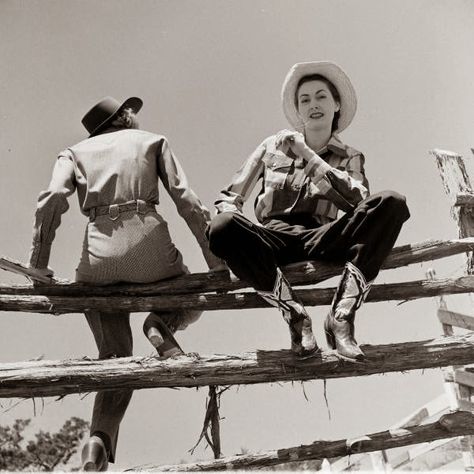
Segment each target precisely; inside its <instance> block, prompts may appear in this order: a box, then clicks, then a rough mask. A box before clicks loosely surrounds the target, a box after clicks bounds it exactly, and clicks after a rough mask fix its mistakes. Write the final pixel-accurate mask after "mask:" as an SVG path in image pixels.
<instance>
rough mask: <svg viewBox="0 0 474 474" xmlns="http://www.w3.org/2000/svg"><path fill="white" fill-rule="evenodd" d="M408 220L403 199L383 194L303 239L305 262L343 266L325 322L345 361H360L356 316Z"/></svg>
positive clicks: (330, 342) (392, 193) (328, 337)
mask: <svg viewBox="0 0 474 474" xmlns="http://www.w3.org/2000/svg"><path fill="white" fill-rule="evenodd" d="M409 216H410V213H409V211H408V208H407V205H406V202H405V198H404V197H403V196H401V195H399V194H398V193H395V192H392V191H384V192H381V193H377V194H374V195H372V196H370V197H369V198H367V199H365V200H363V201H361V202H360V203H359V205H358V206H357V207H356V208H355V209H354V211H353V212H351V213H348V214H346V215H344V216H343V217H341V218H340V219H338V220H337V221H335V222H334V223H331V224H329V225H327V226H323V227H321V228H319V229H316V230H315V231H314V232H312V233H308V235H307V236H306V240H305V249H306V251H307V255H308V258H313V259H318V258H322V259H325V260H332V261H339V262H346V266H345V268H344V271H343V274H342V277H341V281H340V283H339V285H338V288H337V290H336V292H335V295H334V299H333V302H332V305H331V310H330V312H329V314H328V316H327V318H326V321H325V328H326V335H327V340H328V343H329V345H330V346H331V347H332V348H333V349H337V351H338V352H339V353H340V354H341V355H343V356H345V357H348V358H351V359H362V358H363V357H364V354H363V352H362V351H361V350H360V348H359V346H358V345H357V342H356V340H355V337H354V318H355V312H356V310H357V309H358V308H359V307H360V306H361V304H362V303H363V301H364V300H365V298H366V296H367V294H368V292H369V289H370V286H371V284H372V282H373V280H374V279H375V277H376V276H377V274H378V273H379V270H380V267H381V266H382V263H383V262H384V260H385V259H386V257H387V255H388V254H389V253H390V251H391V250H392V248H393V246H394V245H395V241H396V239H397V237H398V234H399V233H400V230H401V228H402V225H403V223H404V222H405V221H406V220H407V219H408V218H409Z"/></svg>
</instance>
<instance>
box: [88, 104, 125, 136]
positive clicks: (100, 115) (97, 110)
mask: <svg viewBox="0 0 474 474" xmlns="http://www.w3.org/2000/svg"><path fill="white" fill-rule="evenodd" d="M121 105H122V104H121V103H120V102H119V101H118V100H116V99H114V98H113V97H109V96H107V97H104V98H103V99H102V100H101V101H100V102H98V103H97V104H96V105H94V107H92V109H90V110H89V112H87V113H86V114H85V115H84V117H83V119H82V125H84V127H85V128H86V130H87V131H88V132H89V133H90V134H92V133H93V132H94V131H96V130H97V129H98V127H99V126H101V125H103V124H104V123H105V122H106V121H107V120H108V119H109V118H110V117H112V116H113V115H114V114H115V113H116V112H117V111H118V110H119V109H120V107H121Z"/></svg>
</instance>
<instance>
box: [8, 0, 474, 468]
mask: <svg viewBox="0 0 474 474" xmlns="http://www.w3.org/2000/svg"><path fill="white" fill-rule="evenodd" d="M473 24H474V3H473V2H472V1H469V0H451V1H448V0H445V1H441V0H415V1H413V0H358V1H350V0H331V1H330V0H288V1H281V0H280V1H279V0H266V1H264V0H243V1H242V0H238V1H237V0H229V1H222V0H199V1H198V0H174V1H172V0H140V1H138V0H103V1H97V0H1V1H0V35H1V41H0V64H1V66H0V99H1V102H0V218H1V232H0V254H1V255H7V256H9V257H12V258H15V259H18V260H22V261H26V260H27V256H28V250H29V245H30V240H31V229H32V220H33V214H34V209H35V203H36V198H37V195H38V194H39V192H40V191H41V190H43V189H45V187H46V186H47V184H48V182H49V177H50V173H51V170H52V167H53V164H54V160H55V157H56V155H57V153H58V152H59V151H60V150H62V149H63V148H65V147H67V146H68V145H71V144H73V143H75V142H78V141H80V140H82V139H83V138H85V136H86V133H85V129H83V128H82V125H81V123H80V119H81V118H82V116H83V115H84V113H85V112H86V111H87V110H88V109H89V108H90V107H91V106H92V105H93V104H94V103H95V102H96V101H98V100H99V99H100V98H102V97H103V96H105V95H112V96H114V97H116V98H117V99H119V100H122V99H125V98H127V97H129V96H133V95H137V96H139V97H141V98H142V99H143V100H144V107H143V109H142V111H141V112H140V114H139V118H140V123H141V126H142V128H144V129H147V130H150V131H154V132H158V133H161V134H163V135H165V136H166V137H167V138H168V139H169V141H170V143H171V147H172V148H173V150H174V152H175V153H176V155H177V157H178V159H179V160H180V161H181V163H182V165H183V167H184V169H185V171H186V173H187V175H188V178H189V181H190V183H191V186H192V188H193V189H194V190H195V191H196V193H197V194H198V195H199V197H200V198H201V200H202V201H203V202H204V203H205V204H206V205H207V206H208V207H209V208H210V209H212V204H213V202H214V200H215V198H216V196H217V193H218V191H219V190H220V189H221V188H222V187H223V186H224V185H225V184H226V183H227V182H228V181H229V180H230V178H231V176H232V174H233V172H234V171H235V170H237V168H238V167H239V166H240V165H241V163H242V162H243V160H244V159H245V158H246V157H247V155H248V154H249V153H250V152H252V151H253V149H254V148H255V147H256V146H257V145H258V144H259V143H260V142H261V141H262V140H263V139H264V138H265V137H267V136H268V135H270V134H273V133H275V132H276V131H278V130H280V129H282V128H286V127H288V125H287V123H286V121H285V118H284V116H283V113H282V110H281V105H280V98H279V97H280V88H281V84H282V82H283V79H284V77H285V75H286V73H287V71H288V69H289V68H290V67H291V66H292V65H293V64H294V63H295V62H300V61H312V60H323V59H328V60H333V61H335V62H337V63H338V64H340V65H341V66H342V68H343V69H344V70H346V72H347V73H348V75H349V76H350V78H351V79H352V81H353V84H354V87H355V89H356V91H357V94H358V99H359V107H358V112H357V115H356V117H355V120H354V122H353V124H352V125H351V126H350V127H349V129H347V130H346V131H345V132H343V134H342V135H341V138H342V139H343V141H345V142H346V143H348V144H350V145H352V146H353V147H354V148H357V149H359V150H361V151H363V152H364V154H365V156H366V171H367V175H368V178H369V181H370V184H371V191H372V192H376V191H380V190H383V189H394V190H397V191H398V192H400V193H402V194H404V195H406V197H407V201H408V204H409V206H410V210H411V214H412V217H411V219H410V220H409V221H408V222H407V223H406V225H405V227H404V228H403V230H402V233H401V235H400V237H399V240H398V243H397V244H398V245H399V244H404V243H409V242H419V241H421V240H425V239H429V238H454V237H456V232H457V230H456V226H455V224H454V222H453V221H452V219H451V217H450V208H449V202H448V200H447V198H446V197H445V195H444V191H443V189H442V186H441V180H440V178H439V175H438V172H437V170H436V166H435V163H434V159H433V158H432V157H431V156H430V155H429V150H430V149H432V148H443V149H448V150H452V151H456V152H458V153H461V154H463V155H465V156H466V157H467V161H468V166H469V167H471V166H472V164H471V160H472V158H471V157H472V153H471V151H470V147H471V146H474V138H473V137H474V135H473V124H474V107H473V104H474V87H473V85H474V59H473V55H472V44H474V29H473V27H472V25H473ZM471 175H472V173H471ZM473 176H474V175H473ZM70 203H71V209H70V210H69V212H68V213H67V214H66V215H65V216H64V218H63V222H62V225H61V227H60V229H59V231H58V234H57V238H56V240H55V242H54V245H53V251H52V257H51V261H50V266H51V267H52V268H54V270H55V272H56V275H57V276H60V277H64V278H71V279H72V278H73V277H74V270H75V267H76V265H77V262H78V259H79V255H80V251H81V244H82V235H83V231H84V228H85V224H86V221H85V218H84V217H83V216H82V215H81V214H80V212H79V210H78V205H77V202H76V197H75V196H73V197H72V198H71V199H70ZM161 209H162V213H163V215H164V216H165V218H166V219H167V220H168V222H169V225H170V230H171V233H172V236H173V239H174V241H175V243H176V245H177V246H178V247H179V248H180V249H181V251H182V253H183V255H184V258H185V261H186V263H187V265H188V266H189V268H190V269H191V271H193V272H199V271H205V270H206V267H205V263H204V260H203V258H202V255H201V254H200V251H199V247H198V245H197V243H196V242H195V240H194V238H193V236H192V234H191V233H190V231H189V230H188V229H187V227H186V225H185V223H184V222H183V221H182V219H181V218H180V217H179V216H178V215H177V213H176V211H175V209H174V206H173V204H172V202H171V200H170V199H169V197H168V196H167V195H166V193H165V192H164V190H163V189H162V204H161ZM246 212H247V215H252V200H251V201H249V203H248V204H247V209H246ZM433 266H434V268H436V271H437V274H438V275H439V276H449V275H454V274H459V273H460V272H461V271H463V259H462V258H461V257H457V258H451V259H446V260H443V261H438V262H434V264H433ZM429 267H430V265H428V264H425V265H415V266H413V267H410V268H405V269H400V270H397V271H392V272H389V273H382V274H381V275H380V277H379V279H378V282H385V281H402V280H410V279H421V278H424V276H425V272H426V270H427V269H428V268H429ZM22 281H23V280H22V279H21V278H19V277H16V276H12V275H10V274H8V273H6V272H2V273H0V282H2V283H7V282H12V283H13V282H18V283H19V282H22ZM334 283H335V281H334V280H332V281H330V282H325V283H323V284H322V286H326V285H333V284H334ZM449 304H450V305H452V307H453V308H459V309H462V310H463V311H465V312H469V311H471V309H470V306H471V307H472V301H471V300H470V299H469V297H467V296H466V297H452V298H450V303H449ZM435 309H436V302H435V301H434V300H432V299H427V300H419V301H416V302H410V303H405V304H403V305H397V304H396V303H378V304H367V305H365V306H364V307H363V308H362V309H361V310H360V312H359V316H358V320H357V336H358V339H359V342H361V343H370V344H382V343H389V342H402V341H410V340H422V339H428V338H431V337H435V336H437V335H439V334H440V333H441V329H440V326H439V323H438V321H437V319H436V314H435ZM326 311H327V308H324V307H318V308H311V309H310V314H311V316H312V318H313V321H314V325H315V327H316V330H315V332H316V335H317V337H318V340H319V341H320V342H321V345H324V338H323V332H322V321H323V319H324V316H325V313H326ZM143 319H144V314H134V315H133V316H132V324H133V330H134V336H135V354H137V355H150V354H152V348H151V346H150V345H149V343H148V342H147V341H146V340H145V338H144V336H143V334H142V331H141V324H142V321H143ZM0 335H1V344H0V360H1V361H2V362H9V361H21V360H27V359H31V358H35V357H38V356H43V357H44V358H45V359H67V358H80V357H83V356H90V357H95V356H96V349H95V344H94V342H93V338H92V335H91V333H90V331H89V328H88V326H87V324H86V321H85V319H84V317H83V316H82V315H79V314H78V315H63V316H60V317H54V316H45V315H34V314H21V313H6V312H2V313H1V314H0ZM178 338H179V341H180V342H181V344H182V347H183V348H184V349H185V350H187V351H195V352H199V353H202V354H211V353H238V352H244V351H252V350H255V349H278V348H287V347H288V345H289V336H288V330H287V328H286V327H285V324H284V323H283V321H282V319H281V317H280V315H279V314H278V312H277V311H276V310H274V309H262V310H246V311H213V312H208V313H205V314H204V315H203V316H202V318H201V319H200V321H198V322H197V323H196V324H194V325H193V326H191V327H189V328H188V329H187V330H186V331H185V332H183V333H178ZM326 390H327V398H328V403H329V409H330V417H329V411H328V408H327V407H326V403H325V399H324V386H323V383H322V382H308V383H305V384H304V391H305V393H306V396H307V397H308V399H309V401H307V400H306V398H305V394H304V392H303V387H302V386H301V385H300V384H294V385H292V384H273V385H265V386H242V387H238V388H237V387H234V388H232V389H230V390H228V391H227V392H226V393H225V394H224V395H223V398H222V401H221V415H222V416H223V417H224V418H225V419H224V420H223V421H222V425H221V430H222V431H221V437H222V448H223V452H224V454H226V455H231V454H235V453H238V452H240V451H241V449H246V450H249V451H251V452H253V451H259V450H267V449H276V448H283V447H289V446H296V445H299V444H304V443H309V442H311V441H314V440H316V439H338V438H343V437H347V436H356V435H362V434H363V433H369V432H373V431H378V430H382V429H385V428H387V427H388V426H389V425H391V424H392V423H395V422H396V421H397V420H399V419H400V418H402V417H404V416H405V415H407V414H408V413H409V412H411V411H412V410H414V409H416V408H417V407H418V406H419V405H420V404H423V403H425V402H427V401H429V400H430V399H432V398H434V397H435V396H437V395H438V394H440V393H441V392H442V390H443V388H442V376H441V373H440V371H438V370H426V371H423V372H422V371H415V372H410V373H406V374H386V375H382V376H371V377H361V378H355V379H339V380H330V381H328V383H327V387H326ZM206 395H207V390H205V389H200V390H194V389H183V390H167V389H156V390H141V391H136V392H135V394H134V396H133V399H132V402H131V405H130V407H129V410H128V412H127V414H126V416H125V419H124V421H123V423H122V427H121V433H120V438H119V445H118V454H117V463H116V464H115V465H114V468H115V469H124V468H130V467H133V466H137V465H140V464H144V463H151V462H154V463H157V464H158V463H160V464H167V463H177V462H180V461H183V460H185V461H192V460H197V459H204V458H211V456H212V453H211V451H210V450H209V449H208V450H203V449H202V448H198V449H197V450H196V452H195V453H194V455H193V456H191V454H190V453H188V450H189V449H190V448H191V447H192V446H193V445H194V443H195V441H196V440H197V438H198V436H199V433H200V430H201V427H202V421H203V418H204V411H205V399H206ZM92 402H93V395H92V394H90V395H88V396H86V397H83V396H77V395H72V396H68V397H66V398H65V399H63V400H61V401H55V400H54V399H45V400H44V406H43V405H42V404H41V403H38V401H37V402H36V407H34V406H33V403H32V402H31V401H23V402H22V403H20V404H18V405H16V406H14V404H15V403H16V402H15V401H7V400H3V401H1V407H0V420H1V421H0V424H10V423H12V422H13V420H14V419H16V418H21V417H33V421H32V431H35V430H36V431H37V430H39V429H45V430H49V429H56V428H58V427H60V426H61V425H62V424H63V422H64V420H65V419H67V418H69V417H71V416H73V415H74V416H80V417H82V418H85V419H90V414H91V408H92Z"/></svg>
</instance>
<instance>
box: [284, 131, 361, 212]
mask: <svg viewBox="0 0 474 474" xmlns="http://www.w3.org/2000/svg"><path fill="white" fill-rule="evenodd" d="M275 146H276V147H277V148H278V147H281V146H289V147H290V148H291V149H292V151H293V153H295V154H296V155H299V156H301V157H303V158H304V160H305V161H306V166H305V168H304V172H305V174H306V176H308V177H309V178H310V179H311V181H312V182H313V183H314V184H317V185H318V190H319V191H320V192H321V193H323V194H324V195H325V198H326V199H328V200H329V201H331V202H333V203H334V204H335V205H336V206H337V207H338V208H339V209H341V210H343V211H346V212H347V211H350V210H351V209H353V208H354V207H355V206H356V205H357V204H358V203H359V202H360V201H362V200H363V199H365V198H366V197H367V196H368V195H369V185H368V182H367V178H366V177H365V172H364V155H362V153H354V154H353V155H352V156H349V157H348V161H347V163H346V165H345V166H344V170H340V169H337V168H335V167H333V166H331V165H330V164H328V163H326V162H325V161H324V160H323V159H322V158H321V157H320V156H319V155H318V154H317V153H315V152H314V151H313V150H312V149H311V148H310V147H309V146H308V145H307V144H306V142H305V140H304V136H303V135H302V134H301V133H299V132H295V131H290V130H282V131H281V132H279V133H278V134H277V137H276V141H275Z"/></svg>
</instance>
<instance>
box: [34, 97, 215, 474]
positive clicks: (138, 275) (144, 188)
mask: <svg viewBox="0 0 474 474" xmlns="http://www.w3.org/2000/svg"><path fill="white" fill-rule="evenodd" d="M141 106H142V101H141V99H138V98H136V97H132V98H130V99H128V100H127V101H125V102H124V103H123V104H121V103H120V102H118V101H116V100H115V99H113V98H111V97H106V98H105V99H103V100H101V101H100V102H99V103H98V104H97V105H95V106H94V107H93V108H92V109H91V110H90V111H89V112H88V113H87V114H86V115H85V116H84V118H83V120H82V123H83V125H84V126H85V128H86V129H87V130H88V132H89V134H90V135H89V138H87V139H86V140H83V141H81V142H80V143H78V144H77V145H74V146H72V147H70V148H67V149H66V150H64V151H63V152H61V153H60V154H59V157H58V159H57V160H56V164H55V166H54V170H53V176H52V179H51V183H50V185H49V187H48V189H47V190H46V191H44V192H42V193H41V194H40V196H39V199H38V207H37V211H36V221H35V226H34V234H33V246H32V251H31V255H30V266H31V267H34V268H38V269H42V273H44V274H45V275H52V271H51V270H49V269H48V268H47V267H48V261H49V255H50V250H51V243H52V242H53V239H54V236H55V232H56V229H57V228H58V226H59V224H60V222H61V214H63V213H64V212H66V211H67V209H68V207H69V205H68V202H67V197H68V196H70V195H71V194H72V193H73V192H74V191H75V190H76V189H77V192H78V197H79V205H80V208H81V211H82V213H83V214H85V215H86V216H88V218H89V223H88V225H87V228H86V232H85V237H84V245H83V250H82V256H81V261H80V263H79V266H78V268H77V270H76V280H77V281H80V282H85V283H90V284H97V285H104V284H111V283H117V282H138V283H140V282H141V283H146V282H152V281H157V280H161V279H164V278H169V277H173V276H177V275H182V274H184V273H188V269H187V268H186V266H185V265H184V264H183V260H182V257H181V254H180V252H179V251H178V250H177V249H176V247H175V246H174V244H173V242H172V241H171V237H170V235H169V232H168V225H167V223H166V222H165V221H164V220H163V218H162V217H161V216H160V215H159V214H158V213H157V211H156V207H155V206H156V205H157V204H158V202H159V199H158V179H161V181H162V182H163V185H164V187H165V188H166V190H167V191H168V192H169V194H170V195H171V197H172V199H173V201H174V202H175V204H176V207H177V209H178V212H179V214H180V215H181V216H182V217H183V218H184V219H185V220H186V223H187V224H188V226H189V228H190V229H191V231H192V232H193V234H194V236H195V237H196V239H197V240H198V242H199V245H200V247H201V249H202V252H203V255H204V258H205V259H206V261H207V264H208V265H209V268H213V267H216V268H217V266H218V265H219V264H221V263H222V262H221V261H220V260H219V259H218V258H216V257H215V256H213V255H212V253H211V252H210V251H209V248H208V242H207V239H206V237H205V235H204V233H205V229H206V227H207V225H208V223H209V221H210V215H209V211H208V210H207V209H206V208H205V207H204V206H203V205H202V204H201V202H200V201H199V199H198V198H197V196H196V195H195V194H194V192H193V191H192V190H191V189H190V188H189V186H188V183H187V179H186V176H185V175H184V173H183V170H182V169H181V166H180V164H179V162H178V161H177V159H176V158H175V156H174V155H173V153H172V151H171V149H170V147H169V144H168V141H167V140H166V138H165V137H163V136H161V135H156V134H154V133H150V132H146V131H142V130H138V122H137V119H136V116H135V114H136V112H138V111H139V110H140V108H141ZM85 314H86V318H87V322H88V323H89V326H90V328H91V330H92V333H93V334H94V338H95V341H96V343H97V346H98V349H99V358H101V359H105V358H109V357H127V356H131V355H132V333H131V328H130V320H129V318H130V314H129V312H128V311H126V310H123V309H121V308H110V310H107V311H105V310H101V311H97V310H93V309H91V310H88V311H86V313H85ZM199 315H200V312H197V311H181V312H179V311H177V312H173V313H162V312H161V313H160V312H155V313H151V314H150V315H149V316H148V318H147V319H146V321H145V324H144V331H145V334H146V335H147V337H148V338H149V339H150V342H152V344H153V345H154V346H155V347H156V349H157V350H158V353H159V354H160V355H161V356H164V357H166V356H171V355H176V354H180V353H181V354H182V351H181V349H180V347H179V346H178V344H177V342H176V341H175V339H174V337H173V335H172V332H173V331H174V330H176V329H183V328H184V327H186V325H188V324H189V323H190V322H193V321H195V320H196V319H197V318H198V317H199ZM131 396H132V390H129V389H120V390H107V391H102V392H99V393H98V394H97V396H96V398H95V403H94V411H93V415H92V424H91V437H90V439H89V441H88V442H87V444H86V445H85V446H84V450H83V453H82V454H83V469H84V470H86V471H90V470H92V471H101V470H106V469H107V465H108V462H109V461H110V462H114V459H115V450H116V444H117V436H118V430H119V425H120V422H121V420H122V418H123V416H124V414H125V411H126V409H127V407H128V404H129V402H130V398H131Z"/></svg>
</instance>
